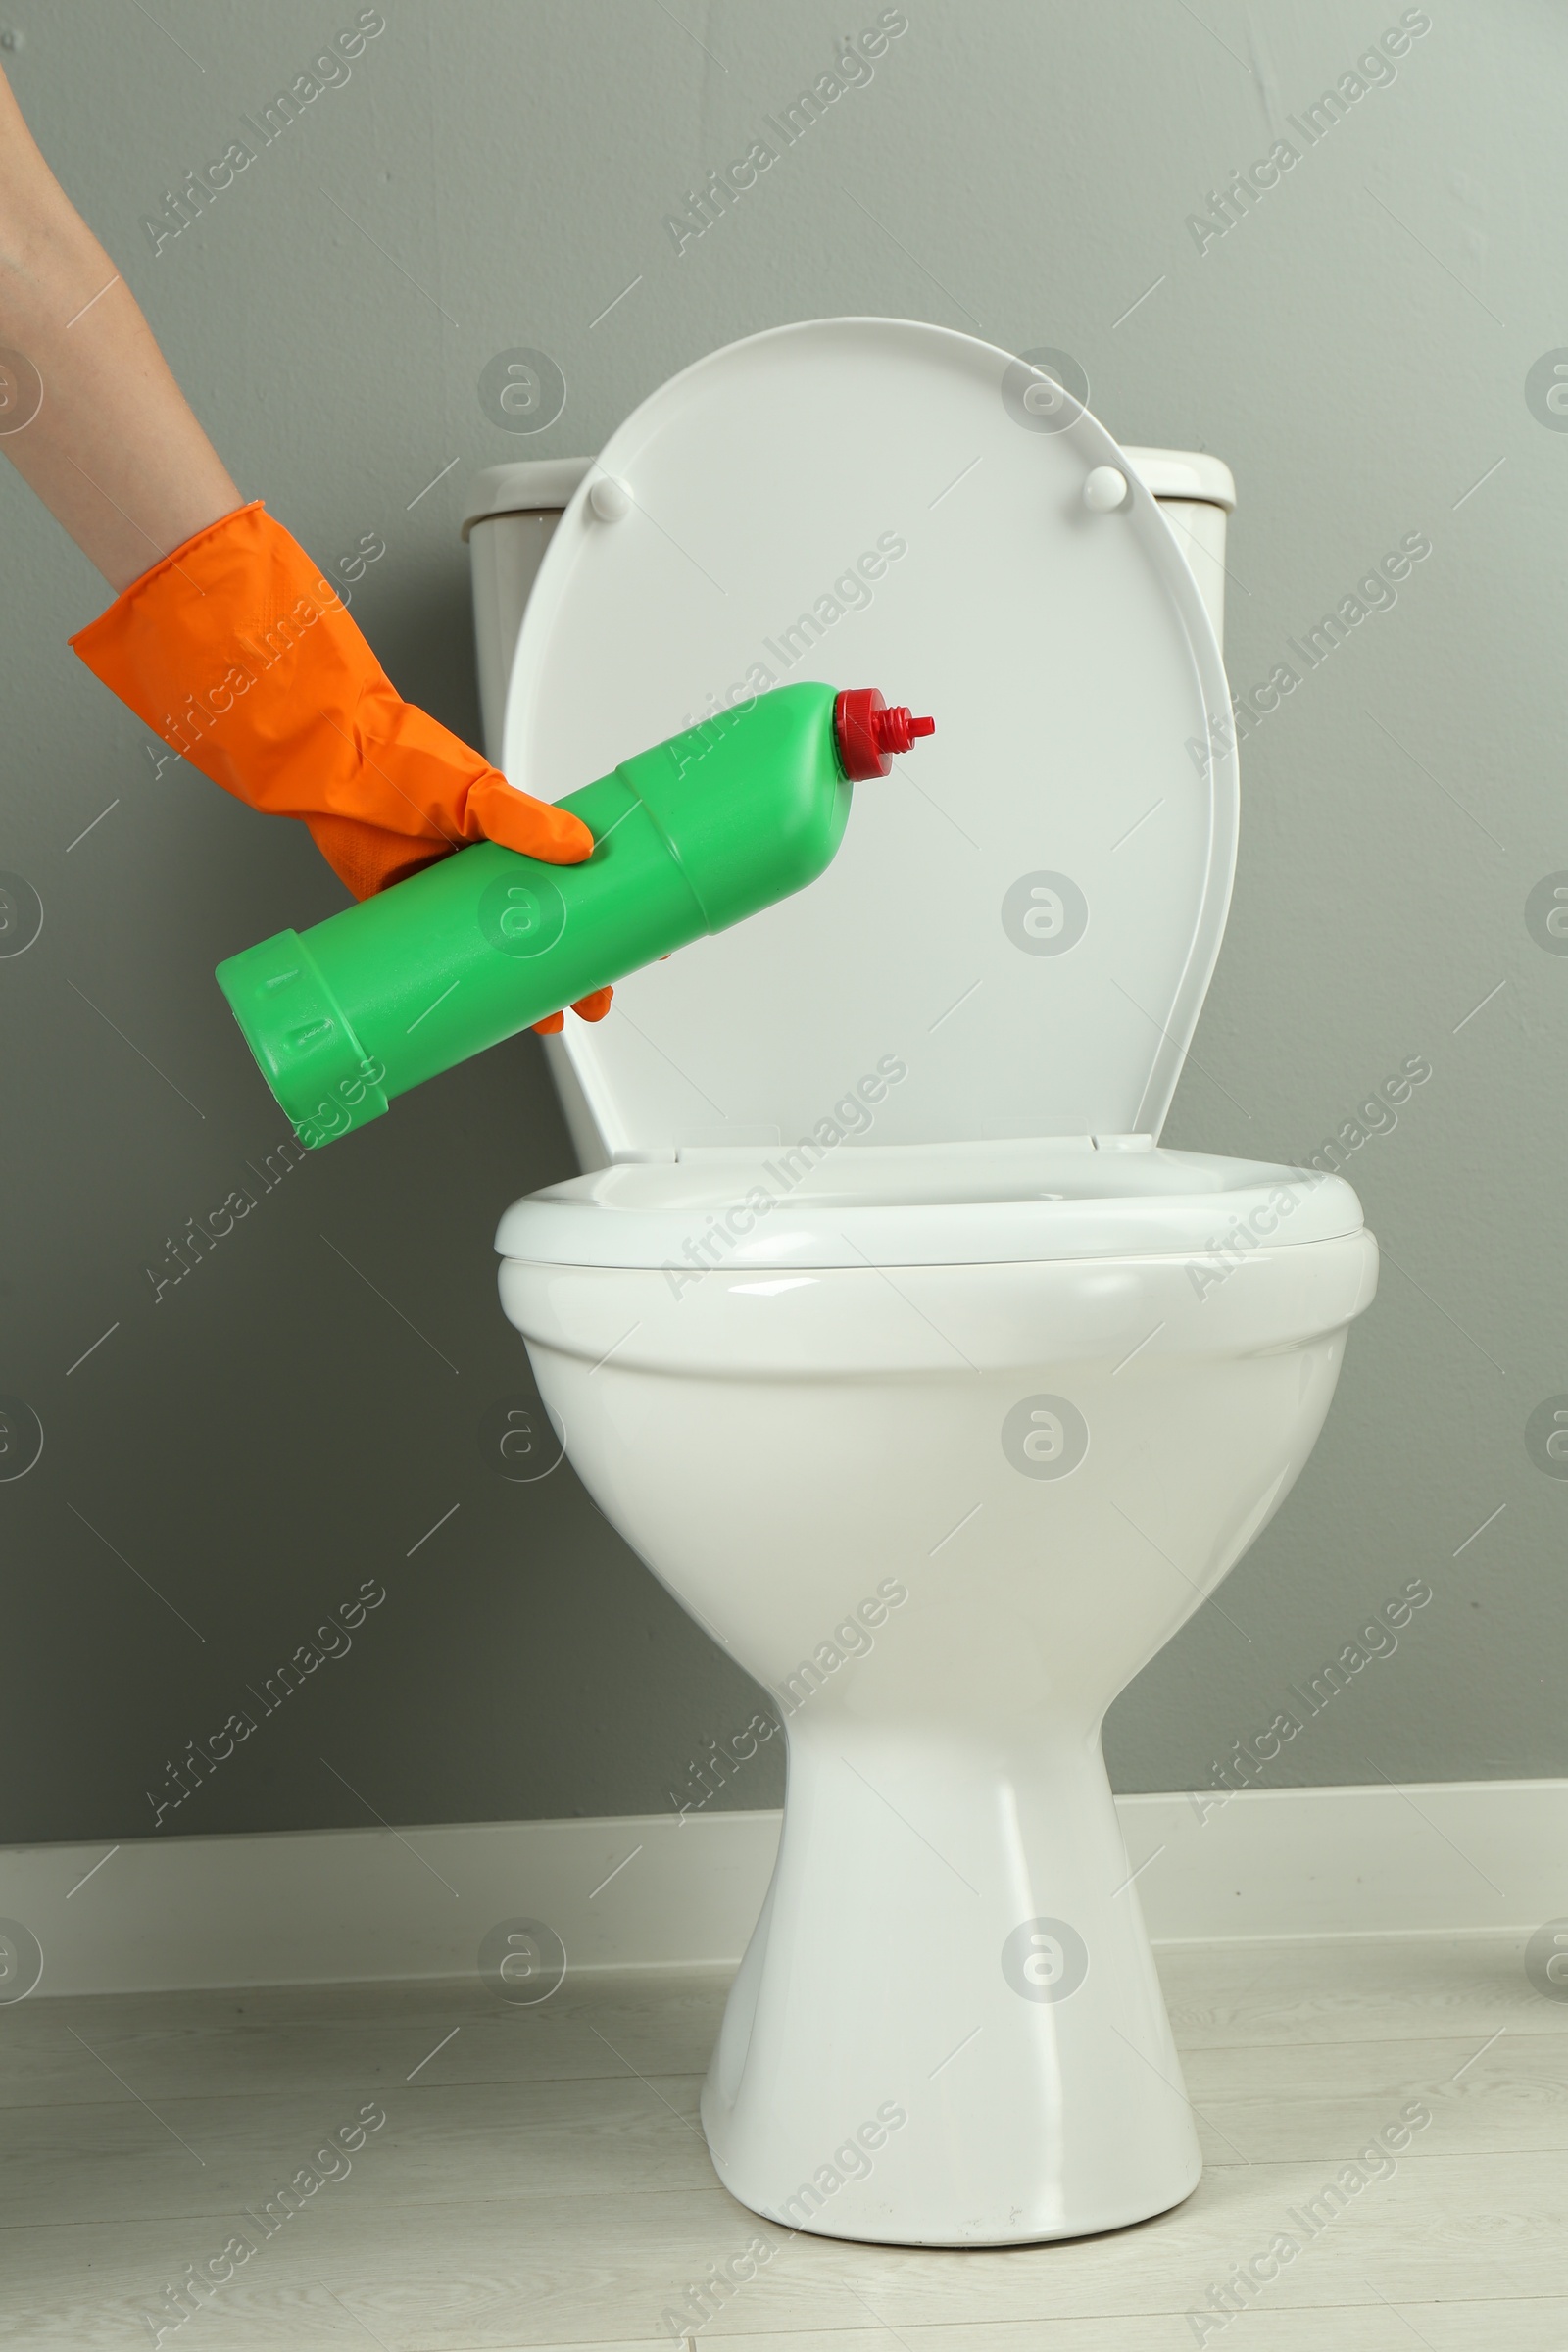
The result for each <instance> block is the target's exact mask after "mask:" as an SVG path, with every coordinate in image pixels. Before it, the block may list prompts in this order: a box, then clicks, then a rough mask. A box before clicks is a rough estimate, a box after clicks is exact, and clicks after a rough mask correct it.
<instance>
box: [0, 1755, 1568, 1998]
mask: <svg viewBox="0 0 1568 2352" xmlns="http://www.w3.org/2000/svg"><path fill="white" fill-rule="evenodd" d="M1117 1805H1118V1810H1119V1812H1120V1814H1121V1819H1122V1826H1123V1829H1124V1831H1125V1833H1126V1838H1127V1847H1128V1854H1129V1859H1130V1865H1131V1867H1132V1869H1133V1870H1134V1872H1135V1874H1136V1876H1137V1883H1138V1891H1139V1894H1140V1896H1141V1898H1142V1901H1143V1906H1144V1915H1145V1917H1146V1919H1147V1920H1148V1923H1149V1929H1150V1933H1151V1935H1152V1936H1153V1937H1154V1939H1155V1941H1156V1942H1160V1941H1167V1942H1188V1941H1207V1940H1210V1939H1222V1938H1235V1937H1251V1936H1343V1935H1393V1934H1401V1933H1405V1934H1408V1933H1412V1932H1421V1931H1425V1932H1446V1933H1449V1934H1455V1933H1461V1934H1462V1933H1465V1932H1471V1931H1476V1930H1481V1929H1525V1930H1530V1929H1534V1928H1536V1927H1538V1926H1540V1925H1541V1924H1542V1922H1543V1921H1544V1920H1547V1919H1551V1918H1555V1917H1557V1916H1559V1915H1560V1914H1568V1780H1553V1781H1465V1782H1428V1783H1421V1784H1417V1785H1415V1786H1413V1787H1411V1788H1410V1789H1394V1788H1389V1787H1379V1788H1374V1789H1255V1790H1246V1791H1243V1792H1240V1793H1238V1794H1236V1795H1233V1796H1225V1795H1223V1794H1222V1793H1221V1792H1218V1791H1215V1790H1207V1791H1204V1792H1201V1794H1199V1795H1196V1796H1186V1795H1181V1794H1177V1795H1170V1796H1164V1795H1160V1796H1124V1797H1120V1798H1118V1800H1117ZM778 1823H779V1816H778V1815H777V1814H776V1813H705V1814H692V1815H688V1816H687V1818H686V1819H685V1821H684V1822H682V1821H680V1820H678V1819H677V1818H676V1817H675V1816H674V1815H672V1814H653V1815H646V1816H636V1815H634V1816H630V1817H627V1818H624V1819H620V1820H594V1821H535V1822H529V1821H523V1822H485V1823H470V1824H467V1825H463V1824H459V1825H457V1826H454V1827H450V1828H448V1827H438V1828H416V1829H410V1830H407V1831H403V1830H323V1831H300V1832H287V1833H283V1834H280V1835H276V1836H255V1837H236V1838H137V1839H133V1840H130V1841H128V1842H126V1843H124V1844H123V1845H120V1846H118V1847H113V1848H105V1847H102V1846H84V1845H34V1846H13V1847H11V1848H9V1849H6V1850H4V1851H0V1934H3V1933H4V1928H5V1923H7V1922H12V1921H14V1922H18V1923H20V1924H21V1925H22V1926H23V1927H24V1928H25V1930H26V1931H27V1933H28V1934H29V1935H30V1936H32V1937H33V1938H35V1939H36V1942H37V1944H38V1945H39V1946H40V1947H41V1948H42V1952H43V1976H42V1979H41V1981H40V1983H39V1985H38V1990H39V1992H41V1993H60V1992H118V1991H155V1990H166V1989H172V1988H176V1987H185V1986H193V1985H298V1984H341V1983H352V1982H357V1981H362V1980H368V1979H376V1978H380V1979H400V1978H417V1977H446V1976H464V1975H468V1974H471V1973H473V1972H474V1970H475V1968H476V1965H477V1962H476V1954H477V1949H478V1944H479V1940H480V1938H481V1936H484V1935H485V1934H486V1932H487V1931H488V1930H489V1929H491V1928H492V1927H494V1926H496V1925H497V1924H499V1923H500V1922H502V1921H505V1920H511V1919H516V1918H528V1919H534V1920H543V1921H545V1922H547V1923H548V1924H549V1925H550V1926H551V1927H552V1928H553V1929H554V1930H555V1932H556V1933H557V1935H559V1936H561V1938H562V1940H563V1942H564V1945H565V1948H566V1952H567V1954H568V1957H569V1960H570V1964H571V1966H572V1967H573V1968H574V1969H577V1968H613V1967H642V1968H659V1967H668V1966H671V1965H675V1964H680V1963H690V1962H701V1961H709V1962H713V1963H723V1962H731V1963H732V1962H734V1961H735V1960H737V1959H738V1958H739V1956H740V1954H741V1952H742V1951H743V1949H744V1948H745V1944H746V1939H747V1937H748V1936H749V1935H750V1933H751V1930H752V1924H753V1922H754V1921H755V1919H756V1917H757V1914H758V1911H759V1909H760V1904H761V1900H762V1896H763V1894H764V1892H765V1890H766V1887H767V1880H768V1874H769V1872H770V1870H771V1869H772V1864H773V1853H774V1848H775V1845H776V1843H777V1838H778ZM106 1854H107V1859H105V1855H106ZM23 1948H24V1950H25V1949H27V1948H29V1947H26V1946H24V1947H23Z"/></svg>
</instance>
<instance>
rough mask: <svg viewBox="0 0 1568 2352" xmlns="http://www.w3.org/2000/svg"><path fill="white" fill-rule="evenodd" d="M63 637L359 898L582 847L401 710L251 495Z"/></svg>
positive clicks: (150, 722)
mask: <svg viewBox="0 0 1568 2352" xmlns="http://www.w3.org/2000/svg"><path fill="white" fill-rule="evenodd" d="M71 643H72V646H73V649H74V651H75V652H76V653H77V654H79V656H80V657H81V659H82V661H83V662H85V663H86V664H87V667H88V668H89V669H90V670H91V671H92V673H93V675H94V677H96V678H98V679H100V680H101V681H102V682H103V684H104V685H106V686H107V687H108V688H109V689H110V691H111V692H112V693H114V694H117V695H118V696H119V697H120V699H121V701H122V702H123V703H125V704H127V705H128V706H129V708H130V709H131V710H132V711H135V713H136V716H137V717H138V718H139V719H141V721H142V722H143V724H144V725H146V726H149V727H151V728H152V730H153V731H154V733H155V734H157V735H159V736H160V737H161V738H162V739H163V741H164V742H165V743H167V744H168V745H170V747H171V748H172V750H173V751H176V752H178V753H179V754H180V755H181V757H182V758H184V759H186V760H189V761H190V763H191V765H192V766H193V767H197V768H200V770H201V772H202V774H203V775H204V776H210V777H211V778H212V780H213V782H214V783H215V784H221V786H222V788H223V790H224V791H225V792H231V793H232V794H233V795H234V797H235V798H236V800H241V801H244V802H246V803H247V804H248V805H249V806H250V807H251V808H252V809H264V810H266V811H267V812H269V813H270V814H271V815H273V816H292V817H298V818H300V819H301V820H302V821H303V822H304V823H305V824H306V825H308V826H309V828H310V831H311V836H312V839H313V840H314V841H315V843H316V846H317V848H318V849H319V851H320V853H321V855H322V857H323V858H325V859H326V861H327V863H328V864H329V865H330V866H331V868H332V870H333V872H334V873H336V874H337V875H338V876H339V878H340V879H341V880H342V881H344V882H346V883H347V885H348V887H349V889H350V890H351V891H352V892H353V893H354V895H355V897H356V898H357V899H368V898H370V897H372V896H373V895H374V893H375V892H377V891H379V890H385V889H386V888H388V886H389V885H390V884H392V883H394V882H401V881H402V880H403V879H404V877H405V876H406V875H409V874H414V873H417V872H418V871H419V869H420V867H421V866H426V865H429V864H431V863H433V862H434V860H435V859H436V858H444V857H445V856H446V855H447V854H448V852H449V851H452V850H458V849H464V848H466V847H467V846H468V845H469V844H471V843H474V842H479V841H497V842H500V843H501V844H502V846H503V847H504V848H505V849H509V850H520V851H522V852H523V853H524V854H525V855H526V856H527V857H529V858H543V859H544V860H545V861H546V862H547V863H548V864H551V865H575V864H577V863H578V862H579V860H580V859H582V858H586V857H587V856H588V854H589V852H590V851H591V850H592V848H593V836H592V834H591V833H590V832H589V830H588V828H587V826H586V825H585V824H584V823H583V822H582V820H581V818H580V817H575V816H573V815H571V814H570V812H569V811H568V810H566V809H555V808H552V807H551V806H550V804H549V803H548V802H546V801H536V800H533V799H531V798H530V797H529V795H528V794H527V793H524V792H516V791H515V790H514V789H513V787H512V786H511V785H510V784H509V783H508V782H507V780H506V778H505V776H503V775H502V774H501V772H500V770H499V769H497V768H494V767H492V766H491V765H490V763H489V761H488V760H482V759H481V758H480V757H479V755H478V753H477V752H474V751H470V750H469V748H468V746H467V745H466V743H464V742H462V741H461V740H460V739H459V737H457V736H456V735H453V734H451V733H450V732H449V731H448V729H447V728H445V727H443V726H442V725H441V724H440V723H439V721H438V720H436V719H433V718H431V717H430V715H429V714H428V712H427V711H420V710H418V709H417V708H416V706H415V705H414V704H412V703H406V702H405V701H404V700H403V698H402V696H401V695H400V694H399V693H398V692H397V690H396V688H395V687H394V686H393V685H392V684H391V682H390V680H389V679H388V678H387V676H386V674H385V672H384V671H383V670H382V668H381V665H380V663H379V662H377V661H376V658H375V656H374V654H372V652H371V651H370V648H369V646H368V644H367V643H366V640H365V638H364V636H363V634H362V633H361V631H360V628H359V626H358V624H357V623H356V622H355V621H353V620H352V619H351V618H350V617H349V612H348V608H347V606H346V605H345V604H344V602H343V599H342V597H341V596H340V595H339V594H338V591H337V590H336V589H335V588H334V587H333V586H332V583H331V582H330V581H329V580H328V579H326V578H324V577H323V575H322V574H321V573H320V572H319V570H318V569H317V567H316V565H315V564H313V563H312V562H311V559H310V557H309V556H308V555H307V554H306V553H305V550H304V549H303V548H302V547H301V546H300V544H299V542H298V541H297V540H296V539H294V538H292V537H291V536H290V535H289V533H288V532H287V531H285V530H284V528H283V526H282V524H281V523H279V522H274V521H273V519H272V517H271V516H270V515H269V514H268V513H267V511H266V509H265V508H264V507H263V506H262V504H261V501H260V500H256V501H254V502H253V503H252V504H251V505H250V506H248V507H239V508H236V510H235V512H234V513H233V514H232V515H224V516H223V517H222V519H221V521H219V522H215V523H210V524H209V525H208V527H207V528H206V529H205V530H203V531H198V532H197V534H196V536H195V537H194V538H193V539H187V540H186V541H185V544H184V545H183V546H182V547H177V548H175V550H174V552H173V554H172V555H170V556H165V557H164V559H163V561H162V562H161V563H158V564H154V565H153V567H152V569H151V570H150V571H147V572H144V573H143V574H142V576H141V578H140V579H139V580H133V581H132V582H131V584H130V586H129V587H128V588H126V589H125V590H124V591H123V594H122V595H120V596H118V597H117V598H116V599H115V602H114V603H113V604H112V605H111V606H110V608H109V610H108V612H107V613H102V614H100V616H99V618H98V619H97V620H95V621H92V622H90V623H89V625H88V626H87V627H86V628H84V629H81V630H78V632H77V633H76V635H75V636H74V637H73V638H72V640H71ZM610 996H611V992H610V990H609V989H608V988H602V989H598V990H596V991H595V992H594V994H593V995H592V996H591V997H584V998H583V999H582V1000H581V1002H580V1003H579V1004H578V1005H576V1006H575V1007H574V1010H576V1011H577V1012H580V1013H581V1014H582V1016H583V1018H584V1019H585V1020H590V1021H597V1020H602V1019H603V1018H604V1016H605V1014H606V1012H607V1011H608V1010H609V1008H610ZM562 1018H563V1016H562V1015H561V1014H560V1013H559V1012H557V1013H552V1014H551V1015H550V1016H549V1018H548V1019H546V1020H543V1021H539V1022H536V1023H535V1026H536V1027H537V1028H539V1029H543V1030H551V1029H559V1028H560V1027H561V1026H562Z"/></svg>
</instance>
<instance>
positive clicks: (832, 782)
mask: <svg viewBox="0 0 1568 2352" xmlns="http://www.w3.org/2000/svg"><path fill="white" fill-rule="evenodd" d="M933 731H934V721H932V720H931V719H928V718H912V717H911V716H910V714H909V712H908V711H907V710H904V709H898V710H889V709H888V707H887V705H886V704H885V703H884V702H883V699H882V697H881V695H880V694H879V693H877V691H876V689H875V688H874V687H861V688H858V689H852V690H850V691H848V692H845V693H840V694H836V693H835V692H834V689H833V688H832V687H831V686H818V685H805V684H802V685H796V686H781V687H778V688H776V689H775V690H774V692H773V693H771V694H764V695H760V696H759V697H758V698H757V700H756V701H755V702H753V703H751V704H749V705H747V706H746V707H744V708H743V709H741V710H738V711H721V712H718V713H716V714H715V715H714V716H713V717H712V718H711V719H707V720H705V721H704V722H703V724H702V725H701V726H697V727H690V728H688V729H687V730H686V732H685V733H684V734H680V735H675V736H672V737H671V738H670V740H669V741H668V742H667V743H662V744H659V745H657V746H656V748H655V749H654V750H653V751H651V752H640V753H639V754H638V755H637V757H636V758H635V759H632V760H623V761H622V763H621V765H620V766H619V767H617V768H616V769H615V771H614V773H613V775H609V776H601V777H600V779H599V781H598V783H597V784H588V785H585V786H584V787H583V789H582V790H581V791H580V792H573V793H569V794H568V795H567V796H566V798H565V799H564V801H563V802H562V803H561V806H562V807H563V808H564V809H570V810H571V811H572V813H573V815H575V816H580V817H581V818H582V820H583V822H584V824H586V825H587V827H588V829H589V831H590V832H591V833H592V834H593V837H594V849H593V853H592V855H591V856H590V857H588V858H585V859H584V860H583V862H582V863H581V864H580V865H547V864H545V863H544V862H543V861H542V860H541V859H539V858H524V857H522V856H521V855H519V853H518V852H517V851H515V850H504V849H502V848H501V847H500V846H499V845H498V844H497V843H495V842H482V843H480V844H479V845H478V847H476V848H474V849H469V850H460V851H458V852H457V853H456V854H455V855H454V856H453V857H450V858H442V859H441V860H440V862H439V863H438V864H435V865H430V866H426V867H425V869H424V871H423V872H422V873H418V874H414V875H412V876H411V877H410V879H409V880H408V881H407V882H399V883H396V884H394V886H393V887H392V888H391V889H390V890H385V891H382V892H381V893H380V895H379V896H378V897H376V898H372V899H366V900H364V901H362V903H361V904H360V905H359V906H357V907H346V908H345V909H344V910H343V912H342V913H341V914H334V915H329V916H328V917H327V919H326V921H325V922H324V923H318V924H317V925H316V927H315V929H314V930H312V931H308V932H307V933H306V934H305V936H304V937H303V938H302V937H301V936H300V934H299V933H298V932H297V931H280V932H279V933H278V934H277V937H276V938H275V939H269V940H264V941H263V942H262V943H261V945H260V946H259V947H254V948H248V949H247V950H246V951H245V953H244V954H243V955H241V956H229V957H228V959H227V960H226V962H223V963H221V964H220V965H219V967H218V985H219V987H220V988H221V990H222V992H223V994H224V996H225V997H226V998H227V999H228V1002H229V1006H230V1008H231V1010H232V1011H233V1014H234V1018H235V1019H236V1020H237V1021H238V1023H239V1025H240V1027H241V1029H242V1030H243V1031H244V1033H245V1041H246V1043H247V1045H248V1046H249V1047H250V1049H251V1052H252V1053H253V1054H255V1056H256V1059H257V1061H258V1062H259V1063H260V1064H261V1068H262V1072H263V1074H264V1076H265V1077H266V1079H267V1082H268V1084H269V1086H270V1088H271V1090H272V1092H273V1094H274V1095H275V1096H276V1097H277V1100H278V1102H279V1103H281V1105H282V1107H283V1109H284V1111H285V1112H286V1113H287V1115H288V1117H289V1118H290V1119H291V1120H292V1121H293V1124H294V1132H295V1134H296V1135H297V1136H298V1137H299V1139H300V1141H301V1142H302V1143H303V1144H306V1145H310V1146H317V1145H320V1144H329V1143H332V1142H334V1141H335V1139H336V1138H337V1137H338V1136H340V1135H347V1134H348V1132H349V1130H350V1128H352V1127H363V1126H365V1125H366V1124H367V1123H368V1121H369V1120H371V1119H375V1118H379V1117H380V1115H381V1113H382V1112H383V1111H384V1110H385V1109H386V1108H387V1106H388V1105H389V1103H391V1101H392V1099H393V1097H394V1096H396V1095H401V1094H405V1093H407V1091H408V1089H409V1088H410V1087H411V1086H417V1085H419V1084H420V1082H421V1081H422V1080H423V1079H426V1078H433V1077H434V1076H435V1075H436V1073H437V1072H438V1071H440V1070H450V1069H451V1068H453V1066H454V1065H455V1064H456V1063H458V1062H460V1061H466V1060H467V1058H468V1056H469V1055H470V1054H482V1053H483V1051H484V1049H485V1047H486V1046H493V1045H496V1044H498V1043H499V1041H500V1040H501V1039H502V1038H504V1037H515V1035H516V1034H517V1032H518V1030H520V1029H526V1028H528V1027H529V1026H530V1025H531V1024H532V1023H533V1022H534V1021H537V1020H541V1019H542V1018H543V1017H544V1016H545V1014H547V1013H551V1012H556V1011H559V1010H560V1009H561V1007H562V1006H564V1005H569V1004H572V1003H573V1002H574V1001H575V1000H576V999H577V998H579V997H584V996H587V995H589V994H590V993H591V992H592V991H593V990H594V989H597V988H604V987H606V986H608V985H609V984H610V983H611V982H612V981H615V980H620V979H623V978H624V977H625V975H626V974H627V973H628V972H633V971H636V970H638V969H639V968H640V967H641V966H642V965H644V964H647V963H653V962H655V961H656V960H657V959H658V958H659V957H660V956H667V955H668V954H669V953H670V952H671V951H672V950H673V949H675V948H683V947H685V946H686V945H687V944H688V943H689V942H690V941H691V940H694V939H701V938H702V937H703V935H704V934H705V933H706V932H711V931H725V930H727V929H728V928H729V926H730V924H731V923H738V922H740V921H742V920H743V919H744V918H745V916H747V915H749V914H756V913H758V912H759V911H760V909H761V908H762V907H770V906H772V905H773V903H774V902H775V900H778V899H783V898H787V897H788V896H789V895H790V893H791V892H792V891H797V890H803V889H804V888H805V887H806V885H807V883H808V882H814V881H815V879H816V877H817V875H818V874H820V873H821V872H822V871H823V870H824V868H825V867H826V866H827V865H828V864H829V863H830V862H831V861H832V858H833V855H834V852H835V851H836V850H837V848H838V846H839V843H840V841H841V840H842V839H843V837H844V827H845V823H846V820H847V818H848V816H849V812H850V796H851V787H852V786H853V785H854V784H855V783H857V782H860V781H863V780H865V779H867V778H869V777H872V776H885V775H886V774H887V773H888V772H889V769H890V768H891V766H892V754H893V753H895V752H905V751H907V750H908V749H909V746H910V744H911V743H912V742H913V741H914V739H915V738H916V737H917V736H920V735H929V734H931V733H932V732H933Z"/></svg>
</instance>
